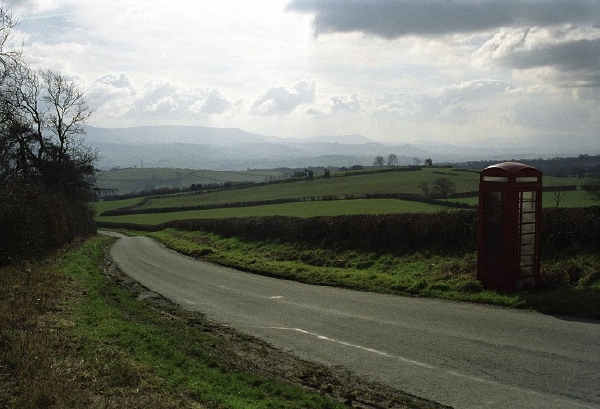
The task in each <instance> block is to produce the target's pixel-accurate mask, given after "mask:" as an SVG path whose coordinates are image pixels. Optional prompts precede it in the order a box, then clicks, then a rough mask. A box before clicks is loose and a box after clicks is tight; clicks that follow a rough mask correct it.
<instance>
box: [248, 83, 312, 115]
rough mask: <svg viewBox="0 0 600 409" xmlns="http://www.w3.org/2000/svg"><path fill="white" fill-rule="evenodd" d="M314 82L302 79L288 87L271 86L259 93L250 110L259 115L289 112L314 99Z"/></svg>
mask: <svg viewBox="0 0 600 409" xmlns="http://www.w3.org/2000/svg"><path fill="white" fill-rule="evenodd" d="M315 90H316V82H315V81H307V80H302V81H299V82H297V83H295V84H294V85H292V86H291V87H290V88H285V87H283V86H275V87H271V88H269V89H268V90H266V91H265V92H263V93H262V94H260V95H259V96H258V97H257V98H256V100H255V101H254V102H253V104H252V112H253V113H256V114H261V115H284V114H289V113H290V112H292V111H293V110H294V109H296V108H297V107H298V106H299V105H301V104H303V103H308V102H312V101H313V100H314V99H315Z"/></svg>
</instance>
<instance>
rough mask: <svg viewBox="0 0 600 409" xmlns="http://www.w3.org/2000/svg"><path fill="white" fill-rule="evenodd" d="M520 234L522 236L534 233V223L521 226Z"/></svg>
mask: <svg viewBox="0 0 600 409" xmlns="http://www.w3.org/2000/svg"><path fill="white" fill-rule="evenodd" d="M521 233H522V234H529V233H535V223H528V224H522V225H521Z"/></svg>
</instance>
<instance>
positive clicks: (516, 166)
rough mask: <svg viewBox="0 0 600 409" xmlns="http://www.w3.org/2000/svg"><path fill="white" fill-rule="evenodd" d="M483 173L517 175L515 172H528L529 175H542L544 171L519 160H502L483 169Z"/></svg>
mask: <svg viewBox="0 0 600 409" xmlns="http://www.w3.org/2000/svg"><path fill="white" fill-rule="evenodd" d="M481 173H483V174H486V173H487V174H492V173H493V174H499V173H504V174H507V175H515V174H528V175H541V174H542V172H541V171H540V170H538V169H536V168H534V167H531V166H529V165H525V164H523V163H519V162H502V163H497V164H495V165H492V166H488V167H487V168H485V169H483V170H482V171H481Z"/></svg>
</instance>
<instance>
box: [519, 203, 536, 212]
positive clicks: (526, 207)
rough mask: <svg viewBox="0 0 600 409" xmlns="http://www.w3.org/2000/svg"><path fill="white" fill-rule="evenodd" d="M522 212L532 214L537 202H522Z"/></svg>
mask: <svg viewBox="0 0 600 409" xmlns="http://www.w3.org/2000/svg"><path fill="white" fill-rule="evenodd" d="M521 211H522V212H523V213H530V212H534V211H535V202H521Z"/></svg>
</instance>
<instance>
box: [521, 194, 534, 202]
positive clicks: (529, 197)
mask: <svg viewBox="0 0 600 409" xmlns="http://www.w3.org/2000/svg"><path fill="white" fill-rule="evenodd" d="M534 199H535V192H521V200H522V201H526V200H529V201H531V200H534Z"/></svg>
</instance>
